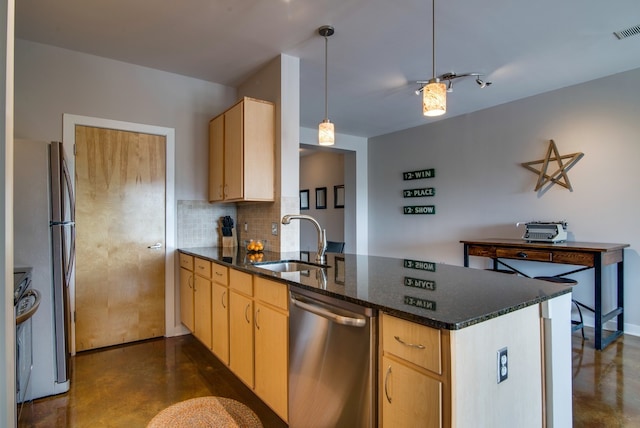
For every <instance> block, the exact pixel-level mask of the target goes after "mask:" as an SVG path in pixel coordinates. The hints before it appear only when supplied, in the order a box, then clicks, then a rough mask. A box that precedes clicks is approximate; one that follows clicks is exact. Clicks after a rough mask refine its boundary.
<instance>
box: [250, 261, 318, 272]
mask: <svg viewBox="0 0 640 428" xmlns="http://www.w3.org/2000/svg"><path fill="white" fill-rule="evenodd" d="M253 265H254V266H256V267H259V268H260V269H267V270H270V271H272V272H300V271H305V270H314V269H324V268H327V267H329V266H326V265H319V264H316V263H310V262H304V261H302V260H278V261H275V262H258V263H254V264H253Z"/></svg>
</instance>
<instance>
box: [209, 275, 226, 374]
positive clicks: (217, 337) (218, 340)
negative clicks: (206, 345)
mask: <svg viewBox="0 0 640 428" xmlns="http://www.w3.org/2000/svg"><path fill="white" fill-rule="evenodd" d="M211 350H212V351H213V353H214V354H215V355H216V356H217V357H218V358H219V359H220V361H222V362H223V363H225V364H226V365H229V268H228V267H226V266H224V265H221V264H219V263H211Z"/></svg>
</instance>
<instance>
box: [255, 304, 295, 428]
mask: <svg viewBox="0 0 640 428" xmlns="http://www.w3.org/2000/svg"><path fill="white" fill-rule="evenodd" d="M254 324H255V385H256V386H255V390H256V393H257V394H258V396H259V397H260V398H262V400H263V401H264V402H265V403H267V404H268V405H269V407H271V408H272V409H273V410H274V411H275V412H276V413H277V414H278V415H279V416H280V417H281V418H282V419H283V420H285V421H287V419H288V397H289V395H288V392H287V391H288V389H289V388H288V385H289V377H288V370H289V363H288V361H289V346H288V338H289V334H288V332H289V318H288V317H287V315H286V314H285V313H282V312H279V311H276V310H274V309H271V308H269V307H268V306H266V305H263V304H261V303H257V302H256V311H255V319H254Z"/></svg>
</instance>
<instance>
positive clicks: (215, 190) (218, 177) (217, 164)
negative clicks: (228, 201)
mask: <svg viewBox="0 0 640 428" xmlns="http://www.w3.org/2000/svg"><path fill="white" fill-rule="evenodd" d="M223 199H224V115H220V116H218V117H216V118H214V119H212V120H211V121H210V122H209V202H216V201H222V200H223Z"/></svg>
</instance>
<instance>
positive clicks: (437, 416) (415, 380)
mask: <svg viewBox="0 0 640 428" xmlns="http://www.w3.org/2000/svg"><path fill="white" fill-rule="evenodd" d="M382 370H383V372H384V375H383V382H382V426H385V427H416V426H420V427H424V428H437V427H441V426H442V383H440V382H439V381H437V380H435V379H433V378H431V377H429V376H427V375H425V374H424V373H422V372H421V371H419V370H416V369H415V368H412V367H410V366H409V365H407V364H405V363H403V362H401V361H400V360H396V359H392V358H389V357H382Z"/></svg>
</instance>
